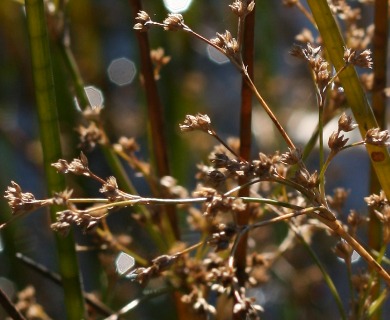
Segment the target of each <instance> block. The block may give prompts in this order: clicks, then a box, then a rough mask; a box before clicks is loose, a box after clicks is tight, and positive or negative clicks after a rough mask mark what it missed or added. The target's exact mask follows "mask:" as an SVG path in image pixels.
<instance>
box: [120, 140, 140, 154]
mask: <svg viewBox="0 0 390 320" xmlns="http://www.w3.org/2000/svg"><path fill="white" fill-rule="evenodd" d="M114 149H115V150H116V151H118V152H125V153H126V154H127V155H133V154H134V152H136V151H138V150H139V145H138V144H137V142H136V141H135V139H134V138H126V137H120V138H119V141H118V143H117V144H115V145H114Z"/></svg>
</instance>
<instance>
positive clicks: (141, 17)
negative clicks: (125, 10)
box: [133, 11, 152, 32]
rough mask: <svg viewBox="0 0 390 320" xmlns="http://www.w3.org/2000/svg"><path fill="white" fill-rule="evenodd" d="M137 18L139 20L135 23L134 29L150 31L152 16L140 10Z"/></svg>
mask: <svg viewBox="0 0 390 320" xmlns="http://www.w3.org/2000/svg"><path fill="white" fill-rule="evenodd" d="M135 20H137V21H139V22H138V23H136V24H135V25H134V27H133V28H134V29H135V30H137V31H141V32H145V31H148V30H149V28H150V25H151V23H152V20H151V19H150V16H149V15H148V14H147V13H146V12H145V11H140V12H138V14H137V17H136V18H135Z"/></svg>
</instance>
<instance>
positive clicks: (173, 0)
mask: <svg viewBox="0 0 390 320" xmlns="http://www.w3.org/2000/svg"><path fill="white" fill-rule="evenodd" d="M191 2H192V0H164V5H165V8H167V10H168V11H169V12H172V13H179V12H184V11H186V10H187V9H188V8H189V6H190V5H191Z"/></svg>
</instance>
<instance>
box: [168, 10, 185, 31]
mask: <svg viewBox="0 0 390 320" xmlns="http://www.w3.org/2000/svg"><path fill="white" fill-rule="evenodd" d="M163 24H164V29H165V30H167V31H178V30H183V29H184V27H185V26H186V25H185V24H184V19H183V16H182V15H181V14H179V13H169V14H168V17H167V18H165V20H164V21H163Z"/></svg>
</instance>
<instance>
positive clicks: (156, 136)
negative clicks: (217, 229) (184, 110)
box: [129, 0, 180, 243]
mask: <svg viewBox="0 0 390 320" xmlns="http://www.w3.org/2000/svg"><path fill="white" fill-rule="evenodd" d="M129 3H130V5H131V7H132V12H133V17H134V18H136V16H137V13H138V12H139V11H141V10H142V6H141V1H140V0H130V1H129ZM136 37H137V42H138V47H139V52H140V60H141V73H142V77H143V82H144V87H145V92H146V100H147V107H148V108H147V111H148V119H149V130H150V139H151V140H150V143H151V145H152V150H153V155H154V157H155V165H156V169H157V175H158V176H159V177H160V178H161V177H163V176H168V175H170V168H169V163H168V154H167V150H168V144H167V143H166V139H165V135H164V132H165V131H164V116H163V107H162V103H161V100H160V96H159V93H158V90H157V84H156V81H155V78H154V70H153V64H152V61H151V58H150V47H149V40H148V36H147V34H146V33H143V32H136ZM162 196H163V195H162ZM164 212H165V214H164V215H163V216H162V217H161V219H162V221H161V224H162V225H165V227H166V228H168V229H167V230H165V232H164V233H165V235H166V236H167V237H168V238H169V239H170V240H171V241H170V242H171V243H172V242H174V241H175V240H179V239H180V230H179V221H178V219H177V213H176V209H175V207H172V206H167V207H165V210H164ZM166 219H168V220H169V221H164V220H166ZM170 235H172V236H173V237H172V236H170Z"/></svg>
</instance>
